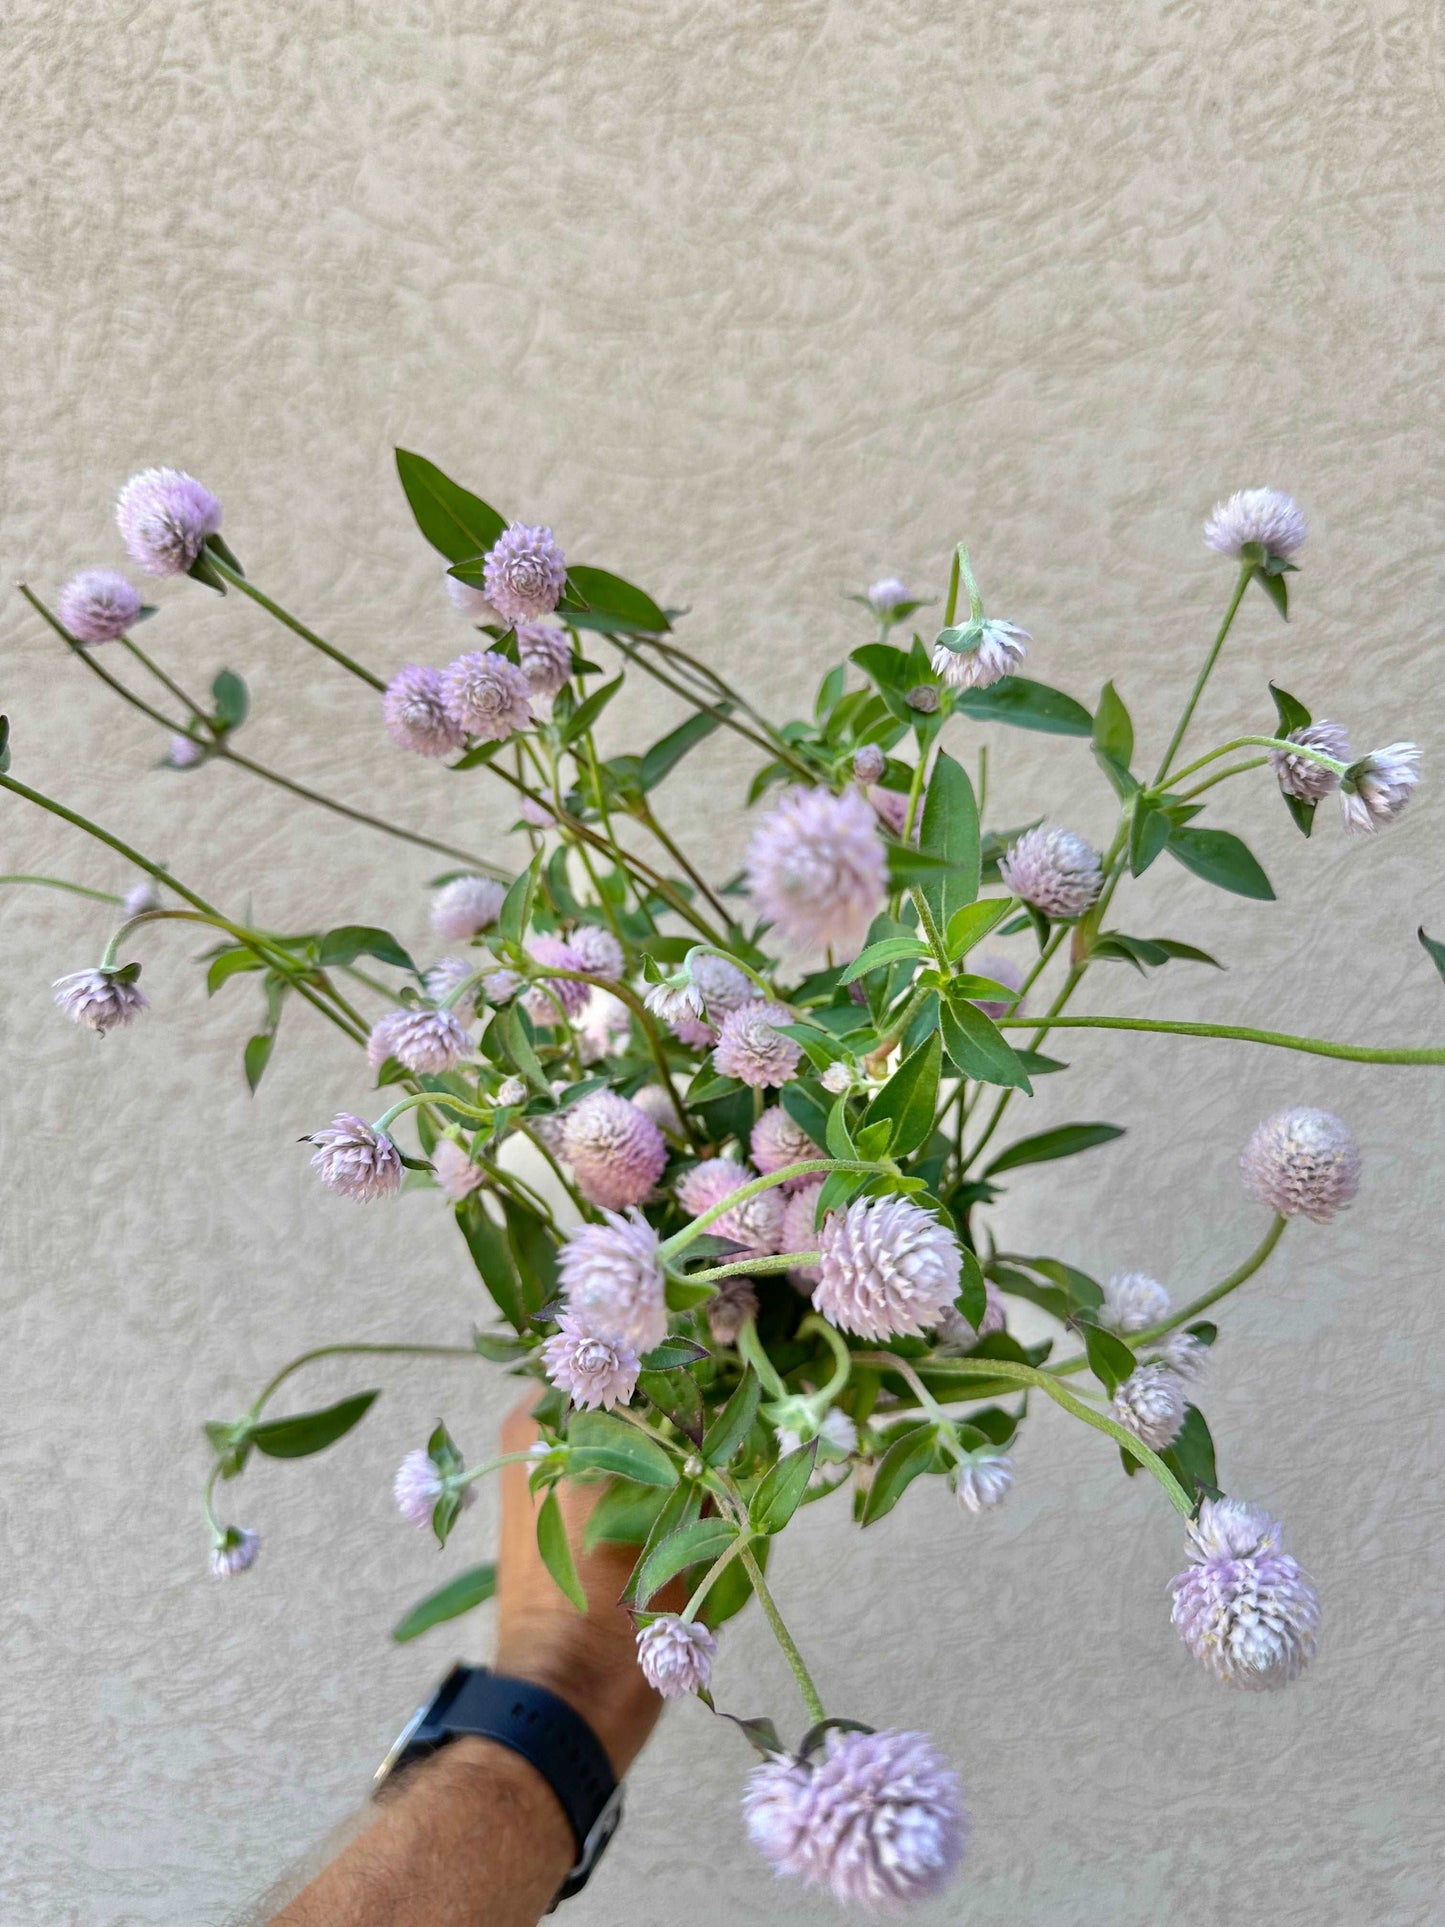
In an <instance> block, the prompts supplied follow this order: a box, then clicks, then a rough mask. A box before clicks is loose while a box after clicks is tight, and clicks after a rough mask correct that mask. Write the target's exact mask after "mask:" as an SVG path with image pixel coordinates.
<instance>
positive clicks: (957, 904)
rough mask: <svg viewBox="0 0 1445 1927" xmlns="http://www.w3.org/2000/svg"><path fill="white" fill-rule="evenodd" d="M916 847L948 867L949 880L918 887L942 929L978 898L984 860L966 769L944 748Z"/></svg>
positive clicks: (936, 764) (930, 784) (932, 779)
mask: <svg viewBox="0 0 1445 1927" xmlns="http://www.w3.org/2000/svg"><path fill="white" fill-rule="evenodd" d="M918 847H919V849H920V851H921V852H922V853H923V854H924V855H925V856H932V857H937V858H939V859H940V860H941V861H942V862H944V863H946V864H947V865H948V873H947V875H946V876H942V877H939V878H937V879H934V880H931V881H927V880H926V881H924V882H923V883H921V884H920V885H919V889H920V892H921V894H922V896H923V900H924V902H925V903H927V905H928V907H929V909H930V910H931V911H932V912H933V920H934V922H935V923H936V924H937V925H938V926H939V928H940V929H943V928H944V927H945V926H946V925H947V923H948V920H949V918H950V917H951V916H952V915H953V913H954V911H955V910H959V909H962V908H963V906H964V905H965V904H969V903H972V902H973V901H974V900H975V899H976V897H977V896H978V885H979V872H980V858H979V833H978V804H977V802H976V801H975V799H974V794H973V784H972V783H970V782H969V780H968V771H967V770H966V769H965V768H964V767H963V764H962V763H959V762H956V761H955V760H954V758H953V757H952V756H950V755H949V754H948V752H947V751H946V750H940V751H939V752H938V757H937V759H936V761H935V762H934V765H933V774H932V776H931V777H930V778H929V779H928V791H927V794H926V795H925V796H924V799H923V822H922V827H921V828H920V830H919V833H918Z"/></svg>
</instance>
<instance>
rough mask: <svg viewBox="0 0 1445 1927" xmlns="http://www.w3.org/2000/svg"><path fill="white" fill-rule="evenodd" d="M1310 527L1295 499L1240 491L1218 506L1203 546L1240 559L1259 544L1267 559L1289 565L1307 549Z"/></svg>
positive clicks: (1275, 493) (1266, 490) (1272, 492)
mask: <svg viewBox="0 0 1445 1927" xmlns="http://www.w3.org/2000/svg"><path fill="white" fill-rule="evenodd" d="M1308 534H1309V525H1308V523H1307V522H1306V521H1305V515H1304V510H1303V509H1302V508H1301V507H1300V505H1299V503H1298V502H1296V501H1295V499H1294V497H1293V496H1292V495H1284V494H1281V492H1280V491H1279V489H1277V488H1242V489H1237V490H1236V491H1235V493H1234V494H1233V495H1231V496H1230V497H1229V498H1228V500H1227V501H1223V502H1216V503H1215V505H1214V509H1213V512H1212V513H1211V515H1210V517H1209V520H1208V521H1207V522H1206V523H1205V524H1204V546H1205V547H1206V548H1207V549H1213V550H1214V551H1215V553H1216V554H1217V555H1232V556H1236V557H1238V556H1240V555H1241V554H1242V553H1243V552H1244V550H1245V549H1246V548H1247V547H1249V546H1250V545H1251V544H1253V543H1257V544H1258V545H1259V547H1260V548H1262V549H1263V550H1264V552H1265V554H1266V555H1267V556H1271V557H1273V558H1274V559H1275V560H1277V561H1283V562H1287V561H1289V559H1290V558H1291V556H1294V555H1297V554H1298V553H1299V551H1300V550H1301V549H1302V548H1303V547H1304V545H1305V538H1306V536H1307V535H1308Z"/></svg>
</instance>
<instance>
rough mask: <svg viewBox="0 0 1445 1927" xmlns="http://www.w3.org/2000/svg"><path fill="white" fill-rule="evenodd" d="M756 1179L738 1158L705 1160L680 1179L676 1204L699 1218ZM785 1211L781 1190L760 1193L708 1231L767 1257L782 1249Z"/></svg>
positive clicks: (734, 1209)
mask: <svg viewBox="0 0 1445 1927" xmlns="http://www.w3.org/2000/svg"><path fill="white" fill-rule="evenodd" d="M754 1176H755V1173H754V1172H752V1171H750V1170H749V1169H748V1167H747V1166H746V1165H745V1164H739V1163H738V1162H737V1160H736V1159H735V1158H706V1159H704V1161H703V1162H702V1163H701V1164H695V1165H693V1167H692V1169H691V1170H690V1171H685V1172H684V1173H683V1175H682V1176H681V1177H680V1178H679V1179H678V1181H677V1201H678V1203H679V1204H680V1205H681V1206H682V1208H683V1210H684V1211H686V1212H687V1213H689V1215H690V1216H692V1217H694V1218H700V1217H701V1216H702V1214H703V1213H704V1212H705V1211H711V1210H712V1208H713V1206H714V1205H717V1204H721V1203H722V1201H723V1199H724V1198H730V1197H731V1196H732V1194H733V1192H734V1191H740V1190H741V1189H742V1187H743V1186H744V1185H745V1184H750V1183H751V1182H752V1180H753V1177H754ZM786 1209H787V1204H786V1201H785V1200H784V1197H783V1194H782V1190H781V1188H774V1189H772V1190H768V1191H759V1192H758V1194H757V1196H756V1197H752V1198H745V1199H744V1200H743V1202H742V1203H741V1204H739V1205H736V1206H734V1208H733V1209H732V1210H731V1211H725V1212H724V1213H723V1215H722V1216H721V1217H720V1218H715V1219H714V1220H713V1222H712V1224H711V1225H710V1226H709V1227H708V1229H709V1230H710V1231H711V1232H712V1233H713V1235H714V1236H715V1237H718V1238H728V1239H731V1241H732V1242H733V1243H734V1244H736V1245H742V1246H743V1247H744V1249H746V1250H748V1251H755V1252H758V1253H760V1254H764V1255H767V1254H770V1253H772V1252H775V1251H781V1250H782V1249H783V1245H782V1243H781V1239H782V1235H783V1214H784V1212H785V1211H786Z"/></svg>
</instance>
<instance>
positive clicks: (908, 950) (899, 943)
mask: <svg viewBox="0 0 1445 1927" xmlns="http://www.w3.org/2000/svg"><path fill="white" fill-rule="evenodd" d="M929 954H930V952H929V948H928V945H927V944H926V943H921V942H920V941H919V939H918V938H917V937H884V938H883V940H882V942H881V943H870V944H869V946H868V948H867V949H866V950H860V951H859V953H858V955H857V956H856V957H855V958H854V959H853V961H852V963H850V964H849V966H848V968H847V969H846V970H845V971H844V972H843V974H842V976H841V977H840V978H839V979H838V982H839V985H840V986H841V985H843V984H851V983H852V982H853V981H854V980H855V979H856V978H858V977H866V976H867V975H868V973H869V971H870V970H881V969H882V968H883V966H884V965H885V964H894V963H902V962H903V961H904V960H905V959H909V960H916V959H918V958H920V957H927V956H928V955H929Z"/></svg>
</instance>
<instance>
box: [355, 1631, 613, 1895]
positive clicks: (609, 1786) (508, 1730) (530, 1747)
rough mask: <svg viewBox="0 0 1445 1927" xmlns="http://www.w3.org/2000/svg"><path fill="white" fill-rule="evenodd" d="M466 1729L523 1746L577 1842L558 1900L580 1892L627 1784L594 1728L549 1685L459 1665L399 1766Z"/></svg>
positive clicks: (408, 1738) (517, 1748)
mask: <svg viewBox="0 0 1445 1927" xmlns="http://www.w3.org/2000/svg"><path fill="white" fill-rule="evenodd" d="M463 1733H474V1734H477V1735H478V1736H479V1737H480V1738H482V1739H487V1740H495V1741H496V1742H497V1744H498V1745H499V1746H505V1747H509V1748H510V1749H511V1751H512V1752H513V1753H520V1754H521V1756H522V1758H523V1759H524V1760H528V1761H530V1763H531V1764H532V1765H533V1766H534V1767H535V1768H536V1769H537V1771H538V1772H539V1773H540V1774H541V1776H542V1778H543V1779H544V1780H545V1781H546V1782H547V1784H548V1786H550V1787H551V1789H552V1791H553V1792H554V1793H555V1794H556V1796H557V1799H558V1800H559V1801H560V1803H561V1806H562V1811H563V1812H564V1813H565V1814H566V1816H567V1822H568V1825H569V1826H570V1827H571V1829H572V1835H573V1838H574V1839H575V1841H576V1843H577V1859H576V1861H575V1863H574V1864H573V1867H572V1870H571V1872H570V1873H569V1874H568V1876H567V1878H566V1880H565V1881H564V1882H563V1883H562V1886H561V1888H560V1889H559V1890H558V1894H557V1899H558V1900H565V1899H566V1898H567V1897H568V1896H569V1895H570V1894H575V1893H578V1892H580V1890H581V1889H582V1888H583V1887H585V1886H586V1884H587V1880H588V1876H589V1875H590V1874H591V1872H592V1869H593V1868H594V1867H595V1866H596V1864H597V1862H598V1860H599V1859H600V1858H601V1856H602V1852H603V1849H604V1848H605V1847H606V1845H607V1843H608V1841H609V1840H610V1839H611V1838H612V1835H613V1834H614V1833H615V1832H616V1831H617V1826H618V1822H619V1821H620V1820H621V1818H622V1788H621V1787H620V1786H619V1785H618V1783H617V1780H616V1777H615V1776H614V1774H613V1771H612V1767H611V1765H610V1763H609V1762H608V1758H607V1755H606V1753H605V1752H604V1751H603V1748H602V1742H601V1741H600V1740H599V1739H598V1737H597V1735H596V1734H595V1733H594V1732H593V1731H592V1728H591V1727H590V1726H589V1725H588V1724H587V1722H586V1720H584V1719H583V1718H582V1716H581V1714H580V1713H576V1712H574V1711H573V1709H572V1708H571V1707H570V1706H569V1705H568V1704H567V1702H566V1701H565V1700H562V1699H559V1698H558V1697H557V1695H556V1694H555V1693H549V1692H548V1691H547V1689H546V1688H545V1687H544V1686H534V1685H533V1684H532V1683H531V1681H529V1680H520V1679H507V1678H505V1677H504V1676H503V1675H501V1674H499V1673H492V1672H489V1671H488V1670H487V1668H486V1667H485V1666H456V1667H453V1669H452V1671H451V1672H450V1673H449V1674H448V1675H447V1677H446V1678H445V1679H444V1680H443V1681H442V1683H441V1685H440V1686H439V1687H438V1689H437V1691H436V1693H435V1695H434V1696H433V1698H432V1700H431V1702H430V1703H429V1704H428V1705H427V1706H426V1707H424V1708H423V1709H422V1712H421V1715H420V1718H419V1719H418V1721H417V1722H416V1724H415V1725H414V1726H413V1727H412V1728H411V1730H410V1731H409V1732H408V1733H407V1734H406V1735H405V1736H404V1744H403V1745H402V1746H401V1748H400V1750H399V1751H398V1752H397V1753H396V1754H395V1756H394V1759H393V1761H392V1767H393V1770H395V1769H397V1768H400V1767H402V1766H405V1765H407V1764H408V1763H409V1762H411V1761H413V1760H419V1759H423V1758H425V1757H426V1755H427V1754H429V1753H435V1752H436V1751H437V1749H438V1748H439V1747H443V1746H445V1745H446V1744H447V1742H448V1741H449V1740H454V1739H456V1738H457V1737H458V1736H459V1735H460V1734H463ZM553 1904H554V1905H555V1904H556V1903H555V1902H554V1903H553Z"/></svg>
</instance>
